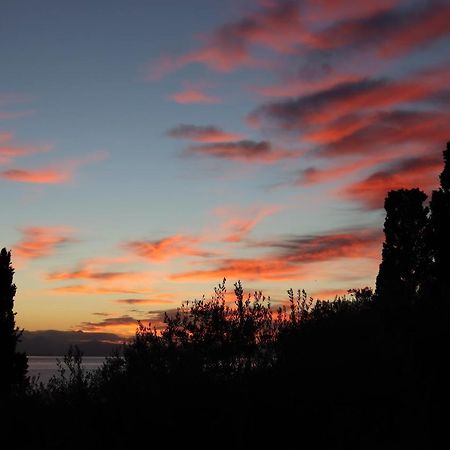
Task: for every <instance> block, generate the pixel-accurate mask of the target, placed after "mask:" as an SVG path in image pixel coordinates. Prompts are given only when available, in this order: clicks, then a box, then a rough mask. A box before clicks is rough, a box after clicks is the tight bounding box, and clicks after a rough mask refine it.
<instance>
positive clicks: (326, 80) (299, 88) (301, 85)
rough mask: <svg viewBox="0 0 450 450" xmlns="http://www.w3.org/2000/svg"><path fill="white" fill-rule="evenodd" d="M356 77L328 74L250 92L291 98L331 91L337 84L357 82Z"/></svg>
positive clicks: (254, 89)
mask: <svg viewBox="0 0 450 450" xmlns="http://www.w3.org/2000/svg"><path fill="white" fill-rule="evenodd" d="M360 78H361V77H359V76H356V75H342V74H330V75H328V76H322V77H319V78H317V77H315V78H313V79H289V80H283V82H282V83H280V84H274V85H271V86H260V87H256V88H252V91H254V92H256V93H257V94H259V95H262V96H264V97H293V96H297V95H304V94H311V93H313V92H318V91H323V90H326V89H331V88H333V87H335V86H337V85H338V84H342V83H348V82H352V81H357V80H359V79H360Z"/></svg>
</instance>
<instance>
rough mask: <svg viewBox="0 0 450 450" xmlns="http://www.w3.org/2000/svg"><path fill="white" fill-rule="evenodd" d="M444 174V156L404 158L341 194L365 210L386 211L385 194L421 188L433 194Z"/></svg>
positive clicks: (347, 188) (351, 185) (349, 187)
mask: <svg viewBox="0 0 450 450" xmlns="http://www.w3.org/2000/svg"><path fill="white" fill-rule="evenodd" d="M441 170H442V159H441V155H433V154H432V155H425V156H420V157H413V158H405V159H402V160H400V161H394V162H391V163H389V164H387V165H386V167H384V168H383V169H380V170H379V171H377V172H375V173H373V174H371V175H370V176H368V177H367V178H365V179H363V180H361V181H358V182H355V183H353V184H350V185H349V186H347V187H345V188H344V189H343V190H342V191H340V192H339V194H343V195H344V196H346V197H347V198H350V199H352V200H355V201H357V202H359V203H360V204H361V205H362V206H363V207H365V208H366V209H377V208H382V207H383V199H384V198H385V197H386V193H387V192H388V191H390V190H394V189H403V188H404V189H408V188H415V187H420V188H421V189H424V190H427V191H429V190H431V189H432V188H433V187H435V186H436V180H437V179H438V175H439V172H440V171H441Z"/></svg>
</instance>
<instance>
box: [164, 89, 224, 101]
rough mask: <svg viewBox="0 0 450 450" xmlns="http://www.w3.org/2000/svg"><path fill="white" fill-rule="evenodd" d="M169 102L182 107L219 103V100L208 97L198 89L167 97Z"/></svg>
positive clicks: (211, 96)
mask: <svg viewBox="0 0 450 450" xmlns="http://www.w3.org/2000/svg"><path fill="white" fill-rule="evenodd" d="M169 98H170V99H171V100H173V101H174V102H176V103H181V104H183V105H187V104H191V103H220V101H221V100H220V98H219V97H216V96H214V95H209V94H207V93H206V92H204V91H203V90H202V89H201V88H199V87H196V88H195V87H190V88H186V89H184V90H182V91H180V92H176V93H175V94H172V95H170V96H169Z"/></svg>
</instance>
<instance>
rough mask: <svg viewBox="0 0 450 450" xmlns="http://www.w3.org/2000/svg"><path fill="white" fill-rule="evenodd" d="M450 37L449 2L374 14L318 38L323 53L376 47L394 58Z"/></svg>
mask: <svg viewBox="0 0 450 450" xmlns="http://www.w3.org/2000/svg"><path fill="white" fill-rule="evenodd" d="M449 33H450V5H449V4H448V2H445V1H444V2H443V1H435V2H424V3H422V4H421V5H420V4H419V5H418V4H411V5H403V7H402V8H397V9H386V10H381V11H374V12H373V13H372V14H370V15H366V16H363V17H357V18H355V19H350V20H343V21H340V22H337V23H335V24H333V25H331V26H330V27H329V28H328V29H326V30H325V31H323V32H322V33H320V34H318V35H316V36H315V38H316V40H315V41H314V44H315V45H316V46H317V47H320V48H323V49H325V48H326V49H337V48H340V47H348V46H350V47H352V46H355V45H358V46H367V47H374V48H375V49H376V50H377V51H378V52H379V53H380V54H381V55H382V56H386V57H392V56H396V55H398V54H403V53H407V52H409V51H411V50H413V49H415V48H418V47H422V46H424V45H427V44H429V43H431V42H434V41H436V40H438V39H440V38H442V37H444V36H447V35H449Z"/></svg>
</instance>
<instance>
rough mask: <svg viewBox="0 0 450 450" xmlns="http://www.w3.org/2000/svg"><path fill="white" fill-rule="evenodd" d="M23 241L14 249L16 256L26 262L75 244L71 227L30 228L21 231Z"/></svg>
mask: <svg viewBox="0 0 450 450" xmlns="http://www.w3.org/2000/svg"><path fill="white" fill-rule="evenodd" d="M21 232H22V239H21V240H20V241H19V242H18V243H17V244H16V245H15V246H14V247H13V251H14V254H15V255H17V256H18V257H19V258H22V259H25V260H31V259H38V258H44V257H47V256H51V255H53V254H55V253H56V251H57V249H59V248H61V247H63V246H65V245H66V244H69V243H72V242H74V239H73V237H72V234H73V232H74V229H73V228H70V227H42V226H29V227H25V228H22V229H21Z"/></svg>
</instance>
